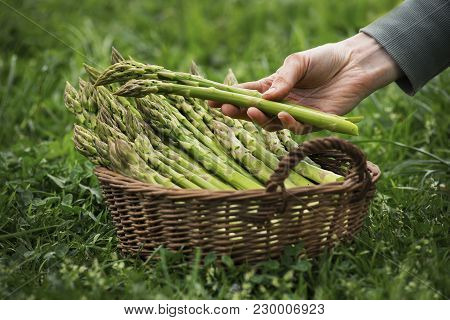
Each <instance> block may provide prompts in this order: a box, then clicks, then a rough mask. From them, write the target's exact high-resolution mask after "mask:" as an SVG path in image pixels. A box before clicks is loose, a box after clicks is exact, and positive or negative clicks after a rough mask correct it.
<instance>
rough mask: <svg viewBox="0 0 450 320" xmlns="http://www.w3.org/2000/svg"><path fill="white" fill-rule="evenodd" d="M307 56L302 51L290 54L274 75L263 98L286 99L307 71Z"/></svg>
mask: <svg viewBox="0 0 450 320" xmlns="http://www.w3.org/2000/svg"><path fill="white" fill-rule="evenodd" d="M307 65H308V63H307V59H306V56H305V55H303V54H300V53H294V54H291V55H290V56H288V57H287V58H286V59H285V60H284V63H283V65H282V66H281V68H279V69H278V70H277V72H276V73H275V74H274V75H273V81H272V85H271V86H270V88H269V89H268V90H267V91H266V92H264V94H263V98H264V99H268V100H282V99H284V98H285V97H286V96H287V95H288V94H289V92H290V91H291V90H292V88H293V87H294V86H295V85H296V84H297V82H299V80H301V79H302V78H303V76H304V74H305V73H306V70H307V69H308V68H307Z"/></svg>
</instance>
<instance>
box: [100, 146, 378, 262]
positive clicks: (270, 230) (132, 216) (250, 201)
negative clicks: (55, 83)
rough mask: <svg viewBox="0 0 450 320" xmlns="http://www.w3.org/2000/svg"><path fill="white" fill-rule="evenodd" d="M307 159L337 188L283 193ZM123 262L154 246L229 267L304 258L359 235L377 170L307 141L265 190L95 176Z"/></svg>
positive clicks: (343, 150)
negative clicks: (291, 255)
mask: <svg viewBox="0 0 450 320" xmlns="http://www.w3.org/2000/svg"><path fill="white" fill-rule="evenodd" d="M305 156H309V157H310V158H311V159H312V160H314V161H315V162H316V163H318V164H319V165H320V166H321V167H322V168H324V169H327V170H331V171H334V172H335V173H338V174H341V175H344V176H345V181H344V182H334V183H328V184H322V185H318V186H313V187H296V188H290V189H285V188H284V184H283V181H284V180H285V179H286V177H287V176H288V174H289V171H290V170H291V168H293V167H294V166H295V165H296V164H297V163H298V162H299V161H300V160H302V159H303V158H304V157H305ZM95 174H96V175H97V177H98V179H99V181H100V184H101V188H102V192H103V196H104V199H105V201H106V203H107V206H108V208H109V211H110V213H111V215H112V219H113V222H114V225H115V227H116V231H117V236H118V239H119V249H120V250H121V251H122V253H124V254H133V255H138V256H141V257H143V258H145V257H148V256H149V255H151V254H152V253H153V252H154V250H155V249H157V248H159V247H160V246H164V247H165V248H168V249H171V250H175V251H181V252H183V253H186V254H192V253H193V251H194V249H195V248H201V252H202V254H203V255H206V254H208V253H210V252H214V253H215V254H216V255H219V256H220V255H228V256H230V257H231V258H232V259H233V260H234V261H235V262H237V263H239V262H255V261H261V260H266V259H274V258H277V257H279V256H280V254H281V253H282V252H283V249H284V248H285V247H286V246H289V245H295V244H298V243H302V244H303V248H304V250H305V251H304V253H305V254H307V255H308V256H309V257H313V256H315V255H317V254H319V253H320V252H321V251H323V250H324V249H326V248H331V247H332V246H334V245H335V244H337V243H338V242H340V241H344V240H349V239H352V237H353V236H354V234H355V233H356V232H357V231H358V230H359V229H360V228H361V226H362V224H363V221H364V218H365V216H366V214H367V210H368V207H369V204H370V201H371V199H372V198H373V196H374V193H375V182H376V181H377V179H378V178H379V176H380V170H379V169H378V167H377V166H375V165H373V164H371V163H370V162H367V161H366V157H365V155H364V154H363V153H362V152H361V151H360V150H359V149H358V148H357V147H356V146H354V145H353V144H351V143H349V142H346V141H344V140H341V139H338V138H322V139H315V140H311V141H308V142H305V143H303V144H302V145H301V146H299V147H298V148H297V149H296V150H293V151H291V152H290V153H289V154H288V155H287V156H286V157H285V158H284V159H282V161H280V164H279V167H278V168H277V170H275V172H274V173H273V175H272V177H271V178H270V180H269V181H268V183H267V186H266V189H265V190H264V189H260V190H243V191H211V190H186V189H170V188H163V187H160V186H156V185H150V184H147V183H143V182H139V181H136V180H133V179H130V178H127V177H125V176H123V175H120V174H118V173H115V172H112V171H110V170H108V169H106V168H102V167H98V168H96V169H95Z"/></svg>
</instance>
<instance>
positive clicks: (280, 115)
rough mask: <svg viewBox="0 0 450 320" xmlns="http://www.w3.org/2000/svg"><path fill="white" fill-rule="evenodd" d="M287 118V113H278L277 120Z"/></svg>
mask: <svg viewBox="0 0 450 320" xmlns="http://www.w3.org/2000/svg"><path fill="white" fill-rule="evenodd" d="M288 116H289V113H287V112H286V111H281V112H280V113H278V119H282V118H286V117H288Z"/></svg>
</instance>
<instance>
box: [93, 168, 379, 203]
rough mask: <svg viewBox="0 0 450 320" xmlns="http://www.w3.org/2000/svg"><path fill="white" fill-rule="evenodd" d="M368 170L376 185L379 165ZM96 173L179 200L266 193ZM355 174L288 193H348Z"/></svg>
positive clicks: (101, 177)
mask: <svg viewBox="0 0 450 320" xmlns="http://www.w3.org/2000/svg"><path fill="white" fill-rule="evenodd" d="M366 164H367V169H368V171H369V173H370V175H371V182H372V184H374V183H376V182H377V181H378V179H379V178H380V176H381V171H380V169H379V167H378V166H377V165H375V164H374V163H372V162H370V161H367V162H366ZM94 173H95V174H96V176H97V177H98V179H99V180H105V181H109V182H111V184H112V185H115V186H118V187H122V188H125V189H127V190H128V191H130V192H133V191H134V192H150V193H152V194H158V193H161V195H162V194H164V195H166V196H174V197H177V198H180V200H181V199H183V198H186V197H187V198H189V197H208V198H209V199H219V198H221V197H229V196H230V195H233V196H234V198H235V199H239V196H242V199H246V198H248V197H251V196H254V195H257V194H261V193H265V192H267V191H266V189H264V188H261V189H249V190H209V189H176V188H168V187H162V186H159V185H153V184H150V183H146V182H142V181H139V180H136V179H133V178H129V177H127V176H124V175H122V174H120V173H117V172H115V171H112V170H109V169H108V168H105V167H101V166H97V167H95V169H94ZM352 174H353V173H352V172H350V173H349V174H348V175H347V176H346V177H345V178H346V180H345V181H342V182H330V183H325V184H319V185H314V186H306V187H293V188H287V189H286V193H288V194H289V193H295V194H296V195H297V196H298V195H301V194H302V191H305V192H308V193H310V192H312V191H319V192H321V193H328V192H330V193H331V192H347V191H349V189H351V188H352V187H354V186H356V185H358V181H355V179H352V178H349V177H350V176H351V175H352ZM273 193H274V194H277V193H278V194H281V193H282V191H275V192H273Z"/></svg>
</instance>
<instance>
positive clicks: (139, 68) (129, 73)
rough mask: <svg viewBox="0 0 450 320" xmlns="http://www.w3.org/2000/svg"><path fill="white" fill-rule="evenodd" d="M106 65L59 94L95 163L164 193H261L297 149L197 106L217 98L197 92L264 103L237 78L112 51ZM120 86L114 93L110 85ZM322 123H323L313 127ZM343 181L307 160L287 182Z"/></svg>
mask: <svg viewBox="0 0 450 320" xmlns="http://www.w3.org/2000/svg"><path fill="white" fill-rule="evenodd" d="M111 60H112V63H113V65H112V66H111V67H109V68H107V69H106V70H105V71H104V72H100V71H99V70H97V69H95V68H94V67H92V66H88V65H85V70H86V73H87V74H88V77H89V81H84V80H81V79H80V81H79V89H78V90H76V89H75V88H74V87H73V86H72V85H70V84H69V83H67V85H66V89H65V95H64V97H65V105H66V107H67V109H68V110H69V111H71V112H72V113H73V114H74V115H75V118H76V122H77V123H76V125H75V128H74V138H73V139H74V143H75V147H76V149H77V150H78V151H79V152H80V153H81V154H83V155H84V156H86V157H88V158H89V159H90V160H91V161H92V162H93V163H94V164H97V165H100V166H104V167H107V168H109V169H111V170H113V171H116V172H119V173H121V174H123V175H126V176H129V177H131V178H135V179H137V180H140V181H143V182H147V183H150V184H155V185H159V186H162V187H169V188H183V189H210V190H244V189H258V188H263V186H264V185H265V183H266V182H267V180H268V179H269V177H270V175H271V174H272V173H273V171H274V170H275V169H276V167H277V166H278V162H279V161H280V159H281V157H283V156H285V155H286V154H287V153H288V152H289V151H290V150H292V149H293V148H295V147H296V146H297V143H296V142H295V140H294V139H293V137H292V136H291V134H290V132H289V131H285V130H283V131H280V132H278V133H268V132H265V131H264V130H262V129H260V128H259V127H257V126H256V125H254V124H253V123H250V122H246V121H241V120H236V119H232V118H229V117H227V116H225V115H223V114H222V113H221V112H219V111H217V110H216V109H212V108H210V107H209V106H208V105H207V104H206V102H205V101H204V100H202V99H216V100H218V99H217V97H216V96H211V95H204V94H203V93H201V92H203V91H201V92H200V93H199V94H197V93H198V92H197V91H195V90H198V89H201V90H210V91H211V90H212V91H211V92H213V93H217V92H219V94H225V95H232V96H237V97H238V100H240V101H241V100H242V101H253V102H255V101H256V100H254V99H259V100H263V99H261V98H260V97H259V96H258V95H259V93H255V92H253V91H250V90H244V89H238V88H235V87H232V86H231V85H233V84H235V83H236V78H235V76H234V74H233V73H232V72H231V71H230V72H229V73H228V75H227V77H226V79H225V84H219V83H216V82H213V81H210V80H207V79H205V78H203V77H202V76H201V73H200V71H199V70H198V67H197V66H196V65H195V64H192V66H191V74H187V73H179V72H171V71H168V70H166V69H164V68H162V67H158V66H151V65H144V64H141V63H138V62H136V61H132V60H128V61H126V60H124V59H123V57H122V55H121V54H120V53H119V52H117V50H115V49H113V52H112V57H111ZM137 79H139V80H137ZM125 81H128V83H127V84H125V86H122V87H121V88H119V90H117V85H116V84H115V83H116V82H125ZM173 86H175V87H173ZM155 88H156V89H155ZM192 90H194V91H192ZM192 92H197V93H194V94H193V93H192ZM205 92H206V91H205ZM208 92H209V91H208ZM119 94H120V95H124V96H128V97H124V96H120V95H119ZM130 96H132V97H130ZM242 97H244V98H242ZM228 98H229V97H228V96H227V99H228ZM246 99H250V100H246ZM252 99H253V100H252ZM219 100H220V99H219ZM259 100H258V101H259ZM234 101H237V100H232V99H228V100H227V102H234ZM263 101H266V100H263ZM244 104H245V103H244ZM262 109H263V110H265V109H264V108H262ZM306 109H307V108H306ZM308 110H310V109H308ZM302 115H303V116H304V115H306V116H307V117H312V118H315V117H316V116H317V112H312V113H311V112H310V111H302ZM330 117H331V118H333V119H332V120H333V121H332V123H331V122H329V124H328V125H327V126H328V128H331V127H333V128H337V129H339V130H341V129H342V128H347V129H348V130H347V129H346V130H347V131H351V130H354V129H351V130H350V128H352V127H346V126H347V123H350V124H352V123H351V122H350V121H348V120H346V119H344V118H338V117H335V116H330ZM319 118H320V117H319ZM324 121H325V120H324V118H320V119H319V121H318V122H316V123H314V124H317V123H322V122H323V123H324ZM330 123H331V124H330ZM352 125H353V124H352ZM355 127H356V126H355ZM341 131H342V130H341ZM342 180H343V177H342V176H339V175H337V174H335V173H333V172H330V171H327V170H324V169H322V168H320V167H319V166H318V165H317V164H315V163H314V162H313V161H312V160H310V159H305V160H304V161H301V162H300V163H299V164H298V165H297V166H296V168H295V169H294V170H293V172H292V173H291V174H290V176H289V177H288V179H287V180H286V182H285V183H286V186H287V187H298V186H310V185H314V184H320V183H328V182H336V181H342Z"/></svg>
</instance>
